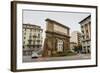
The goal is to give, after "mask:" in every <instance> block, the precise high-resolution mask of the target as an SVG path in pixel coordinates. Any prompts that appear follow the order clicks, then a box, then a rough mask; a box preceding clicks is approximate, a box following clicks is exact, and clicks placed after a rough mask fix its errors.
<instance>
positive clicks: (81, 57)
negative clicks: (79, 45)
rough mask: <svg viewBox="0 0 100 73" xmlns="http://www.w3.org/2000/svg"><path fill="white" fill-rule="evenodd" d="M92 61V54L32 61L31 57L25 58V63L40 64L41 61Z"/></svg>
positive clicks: (41, 58) (42, 58) (40, 58)
mask: <svg viewBox="0 0 100 73" xmlns="http://www.w3.org/2000/svg"><path fill="white" fill-rule="evenodd" d="M83 59H91V54H77V55H74V56H64V57H47V58H45V57H39V58H34V59H32V58H31V56H23V62H40V61H61V60H83Z"/></svg>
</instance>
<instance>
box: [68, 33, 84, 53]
mask: <svg viewBox="0 0 100 73" xmlns="http://www.w3.org/2000/svg"><path fill="white" fill-rule="evenodd" d="M81 45H82V44H81V33H80V32H79V31H73V32H72V33H71V38H70V49H71V51H73V52H74V49H75V47H77V48H78V47H79V46H81ZM79 49H81V48H79ZM77 50H78V49H77Z"/></svg>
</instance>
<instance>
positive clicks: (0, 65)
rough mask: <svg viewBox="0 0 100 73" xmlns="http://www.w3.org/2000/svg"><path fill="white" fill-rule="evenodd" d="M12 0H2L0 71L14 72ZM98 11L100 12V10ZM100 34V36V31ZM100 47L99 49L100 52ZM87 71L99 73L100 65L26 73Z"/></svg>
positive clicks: (87, 0) (91, 0)
mask: <svg viewBox="0 0 100 73" xmlns="http://www.w3.org/2000/svg"><path fill="white" fill-rule="evenodd" d="M10 1H11V0H0V73H13V72H11V71H10V34H11V33H10V8H11V7H10ZM33 1H41V2H42V1H45V2H57V3H69V4H84V5H85V4H86V5H99V4H100V0H33ZM99 7H100V5H99ZM98 13H100V10H99V12H98ZM98 16H100V15H98ZM98 20H99V19H98ZM99 23H100V21H99ZM98 27H99V28H100V25H98ZM99 31H100V29H99ZM98 35H99V37H100V33H99V34H98ZM99 40H100V38H99V39H98V42H99V43H100V41H99ZM99 48H100V47H99ZM99 48H98V51H99V52H100V49H99ZM99 56H100V53H99ZM99 64H100V57H99ZM87 72H88V73H94V72H95V73H99V72H100V66H99V67H92V68H77V69H62V70H50V71H49V70H47V71H35V72H32V71H31V72H25V73H87ZM19 73H20V72H19ZM21 73H24V72H21Z"/></svg>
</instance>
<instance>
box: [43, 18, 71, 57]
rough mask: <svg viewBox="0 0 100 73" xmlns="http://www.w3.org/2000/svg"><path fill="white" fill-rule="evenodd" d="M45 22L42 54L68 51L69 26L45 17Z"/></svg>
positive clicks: (50, 54)
mask: <svg viewBox="0 0 100 73" xmlns="http://www.w3.org/2000/svg"><path fill="white" fill-rule="evenodd" d="M46 22H47V25H46V26H47V27H46V38H45V41H44V50H43V56H44V57H48V56H53V55H57V54H59V53H60V54H62V53H64V52H66V51H68V50H69V49H70V36H69V28H68V27H67V26H65V25H62V24H60V23H58V22H56V21H54V20H51V19H46ZM55 26H56V27H58V28H60V29H58V28H55ZM57 29H58V30H57Z"/></svg>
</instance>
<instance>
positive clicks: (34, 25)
mask: <svg viewBox="0 0 100 73" xmlns="http://www.w3.org/2000/svg"><path fill="white" fill-rule="evenodd" d="M23 25H28V26H37V27H40V26H38V25H34V24H29V23H27V24H23Z"/></svg>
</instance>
